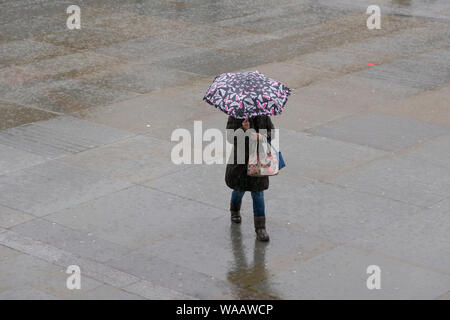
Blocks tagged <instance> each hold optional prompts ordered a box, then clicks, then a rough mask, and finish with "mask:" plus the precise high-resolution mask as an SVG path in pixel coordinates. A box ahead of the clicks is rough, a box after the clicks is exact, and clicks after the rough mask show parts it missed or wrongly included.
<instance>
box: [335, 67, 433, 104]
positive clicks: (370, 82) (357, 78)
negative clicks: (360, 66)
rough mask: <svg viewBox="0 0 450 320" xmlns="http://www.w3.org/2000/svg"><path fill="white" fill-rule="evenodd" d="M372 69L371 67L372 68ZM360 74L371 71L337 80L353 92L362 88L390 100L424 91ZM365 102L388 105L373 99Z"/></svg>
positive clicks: (355, 73) (356, 73)
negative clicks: (381, 94)
mask: <svg viewBox="0 0 450 320" xmlns="http://www.w3.org/2000/svg"><path fill="white" fill-rule="evenodd" d="M372 68H373V67H372ZM362 72H372V71H371V69H369V70H365V71H359V72H354V73H352V74H347V75H344V76H342V77H340V78H339V81H341V82H342V83H346V84H347V86H348V87H350V88H352V87H353V88H354V92H355V93H358V90H360V88H364V89H365V90H370V91H371V92H373V93H377V95H379V94H380V93H383V94H384V95H386V96H390V97H391V99H390V101H392V99H403V98H407V97H409V96H412V95H415V94H418V93H420V92H423V91H424V89H420V88H414V87H410V86H407V85H406V84H402V83H398V82H395V81H387V80H385V79H377V78H374V77H363V76H361V73H362ZM360 97H361V98H362V97H364V95H360ZM367 101H368V102H369V103H370V104H371V105H378V104H382V103H388V102H390V101H389V100H388V101H386V100H385V101H380V102H378V101H377V100H376V101H374V100H373V99H367Z"/></svg>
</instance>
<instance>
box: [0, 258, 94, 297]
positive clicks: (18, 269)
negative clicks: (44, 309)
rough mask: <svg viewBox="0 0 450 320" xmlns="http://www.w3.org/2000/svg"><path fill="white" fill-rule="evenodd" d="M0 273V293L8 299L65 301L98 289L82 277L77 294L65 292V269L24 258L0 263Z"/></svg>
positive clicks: (45, 262)
mask: <svg viewBox="0 0 450 320" xmlns="http://www.w3.org/2000/svg"><path fill="white" fill-rule="evenodd" d="M0 270H1V273H0V279H1V281H0V283H1V284H0V293H3V294H4V295H5V297H6V298H7V297H9V298H11V299H13V298H14V299H17V298H19V296H21V295H24V296H25V297H28V298H29V299H30V298H40V299H47V298H49V297H48V296H53V297H56V298H59V299H68V298H71V297H75V296H79V295H80V294H81V293H82V292H84V291H86V290H91V289H94V288H96V287H98V286H100V285H101V283H100V282H98V281H95V280H93V279H90V278H88V277H83V278H82V280H81V289H80V290H69V289H67V287H66V280H67V277H68V276H69V275H68V274H66V272H65V271H66V268H64V267H60V266H56V265H53V264H51V263H48V262H47V261H43V260H41V259H38V258H35V257H33V256H29V255H24V254H22V255H19V256H17V257H15V258H11V259H7V260H5V261H2V262H0ZM5 291H7V292H5ZM17 291H19V292H17ZM25 292H27V294H24V293H25Z"/></svg>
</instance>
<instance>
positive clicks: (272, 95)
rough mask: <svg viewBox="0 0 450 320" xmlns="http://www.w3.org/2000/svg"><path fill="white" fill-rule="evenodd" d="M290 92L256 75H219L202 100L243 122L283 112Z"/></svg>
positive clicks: (278, 84) (244, 73)
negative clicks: (243, 120)
mask: <svg viewBox="0 0 450 320" xmlns="http://www.w3.org/2000/svg"><path fill="white" fill-rule="evenodd" d="M290 94H291V89H289V88H288V87H286V86H285V85H283V84H282V83H281V82H278V81H276V80H273V79H271V78H269V77H266V76H265V75H264V74H262V73H260V72H259V71H257V70H256V71H247V72H240V73H222V74H221V75H219V76H217V77H215V78H214V81H213V83H212V84H211V86H210V87H209V89H208V91H207V92H206V94H205V96H204V97H203V100H205V101H206V102H208V103H209V104H211V105H213V106H214V107H216V108H218V109H220V110H222V111H223V112H225V113H226V114H228V115H230V116H232V117H235V118H238V119H245V118H251V117H255V116H261V115H266V116H274V115H278V114H280V113H281V112H282V111H283V108H284V106H285V104H286V102H287V100H288V96H289V95H290Z"/></svg>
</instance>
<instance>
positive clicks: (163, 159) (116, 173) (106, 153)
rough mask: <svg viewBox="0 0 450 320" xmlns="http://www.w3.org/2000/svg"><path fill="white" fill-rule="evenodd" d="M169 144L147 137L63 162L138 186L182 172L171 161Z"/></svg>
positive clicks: (89, 152)
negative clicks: (144, 182) (137, 184)
mask: <svg viewBox="0 0 450 320" xmlns="http://www.w3.org/2000/svg"><path fill="white" fill-rule="evenodd" d="M172 147H173V146H172V144H170V143H169V142H167V141H161V140H158V139H154V138H151V137H146V136H138V137H136V138H132V139H130V140H127V141H124V142H119V143H115V144H110V145H108V146H105V147H102V148H96V149H91V150H88V151H86V152H81V153H77V154H75V155H73V156H69V157H65V158H63V159H62V161H64V162H66V163H69V164H72V165H76V166H79V167H83V168H87V169H90V170H93V171H95V172H99V173H101V174H102V175H105V176H110V177H114V178H118V179H123V180H126V181H130V182H134V183H139V182H143V181H147V180H150V179H155V178H158V177H161V176H165V175H167V174H171V173H173V172H176V171H179V170H182V169H183V168H184V166H183V165H175V164H173V162H172V161H171V159H170V154H171V150H172Z"/></svg>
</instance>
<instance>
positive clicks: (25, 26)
mask: <svg viewBox="0 0 450 320" xmlns="http://www.w3.org/2000/svg"><path fill="white" fill-rule="evenodd" d="M66 8H67V7H66ZM63 10H65V9H63ZM3 26H5V25H3ZM7 26H8V27H2V28H1V33H0V39H1V38H5V39H8V40H24V39H27V38H34V37H36V39H41V38H42V37H45V36H46V35H48V34H53V33H58V32H59V33H61V34H64V33H66V34H67V31H68V29H67V26H66V24H65V23H64V24H58V23H57V22H55V21H54V20H51V19H47V18H46V17H43V16H27V15H26V14H23V15H22V16H21V17H20V18H19V19H17V20H16V21H14V23H8V24H7Z"/></svg>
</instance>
